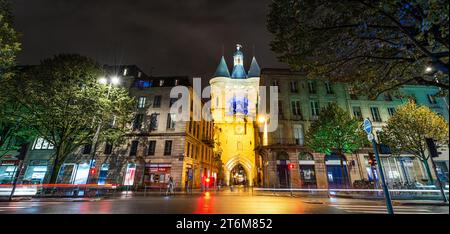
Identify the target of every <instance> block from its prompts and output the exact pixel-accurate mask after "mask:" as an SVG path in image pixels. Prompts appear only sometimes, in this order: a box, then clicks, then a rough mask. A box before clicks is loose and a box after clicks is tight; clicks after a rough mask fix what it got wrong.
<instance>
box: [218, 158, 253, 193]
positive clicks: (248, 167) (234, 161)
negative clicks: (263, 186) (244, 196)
mask: <svg viewBox="0 0 450 234" xmlns="http://www.w3.org/2000/svg"><path fill="white" fill-rule="evenodd" d="M238 165H242V167H243V168H244V170H245V174H246V175H247V178H248V182H249V186H253V171H254V166H253V164H252V162H251V161H250V160H249V159H247V158H245V157H243V156H240V155H237V156H234V157H232V158H230V159H229V160H228V161H227V162H226V163H225V164H224V170H225V183H226V184H227V185H228V186H229V185H230V176H231V171H232V170H233V169H234V168H235V167H236V166H238Z"/></svg>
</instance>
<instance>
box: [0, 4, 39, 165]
mask: <svg viewBox="0 0 450 234" xmlns="http://www.w3.org/2000/svg"><path fill="white" fill-rule="evenodd" d="M12 23H13V20H12V15H11V11H10V5H9V2H8V1H6V0H0V87H3V85H4V84H3V82H4V79H7V78H11V77H12V76H13V74H14V72H13V69H11V68H12V67H13V66H14V64H15V59H16V54H17V52H19V51H20V43H19V42H18V36H17V33H16V31H15V30H14V28H13V27H12ZM0 92H1V93H0V158H1V157H2V156H4V155H5V154H7V153H9V152H11V151H13V150H17V149H18V148H19V147H20V144H22V143H24V142H26V141H28V140H29V139H30V138H32V137H33V131H32V130H31V129H30V128H28V127H27V126H25V125H23V122H22V121H21V120H20V119H17V118H15V116H14V113H16V112H18V111H21V110H22V109H21V107H20V105H17V103H16V102H15V101H12V102H7V100H6V99H5V98H4V95H5V92H7V90H0Z"/></svg>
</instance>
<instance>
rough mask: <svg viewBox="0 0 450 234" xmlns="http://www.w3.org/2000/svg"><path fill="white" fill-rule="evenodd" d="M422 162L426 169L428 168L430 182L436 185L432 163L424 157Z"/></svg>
mask: <svg viewBox="0 0 450 234" xmlns="http://www.w3.org/2000/svg"><path fill="white" fill-rule="evenodd" d="M422 163H423V165H424V166H425V169H426V170H427V176H428V184H430V185H434V179H433V175H432V174H431V170H430V165H429V164H428V160H427V159H423V160H422Z"/></svg>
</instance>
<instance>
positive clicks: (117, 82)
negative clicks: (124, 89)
mask: <svg viewBox="0 0 450 234" xmlns="http://www.w3.org/2000/svg"><path fill="white" fill-rule="evenodd" d="M119 83H120V78H119V77H118V76H113V77H111V84H115V85H116V84H119Z"/></svg>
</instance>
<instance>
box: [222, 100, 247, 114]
mask: <svg viewBox="0 0 450 234" xmlns="http://www.w3.org/2000/svg"><path fill="white" fill-rule="evenodd" d="M227 103H228V114H229V115H235V114H238V113H240V114H244V115H248V103H249V101H248V98H246V97H233V98H231V99H230V100H228V102H227Z"/></svg>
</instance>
